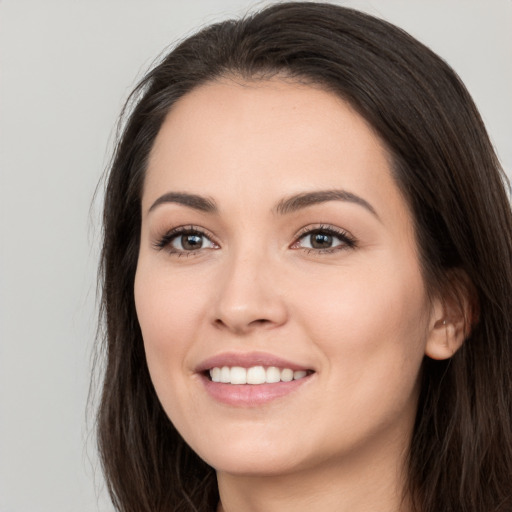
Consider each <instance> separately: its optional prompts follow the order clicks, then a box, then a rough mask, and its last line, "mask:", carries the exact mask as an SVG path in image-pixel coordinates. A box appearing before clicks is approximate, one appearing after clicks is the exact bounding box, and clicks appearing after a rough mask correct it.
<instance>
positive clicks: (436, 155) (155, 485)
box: [97, 2, 512, 512]
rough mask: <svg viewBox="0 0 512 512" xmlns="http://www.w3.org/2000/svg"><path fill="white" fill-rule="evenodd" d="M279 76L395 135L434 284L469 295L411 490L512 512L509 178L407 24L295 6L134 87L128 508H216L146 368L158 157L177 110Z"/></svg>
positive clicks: (117, 304) (439, 373)
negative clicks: (152, 171) (218, 84)
mask: <svg viewBox="0 0 512 512" xmlns="http://www.w3.org/2000/svg"><path fill="white" fill-rule="evenodd" d="M277 75H282V76H286V77H287V79H292V80H297V81H301V82H304V81H305V82H307V83H311V84H315V85H319V86H321V87H324V88H325V89H326V90H328V91H330V92H332V93H334V94H336V95H338V96H339V97H340V98H342V99H344V100H345V101H347V102H348V103H349V104H350V105H351V106H352V107H353V108H354V109H355V110H356V111H357V112H358V113H359V114H360V115H361V116H362V117H363V118H364V119H365V120H366V121H367V122H368V123H369V124H370V125H371V126H372V127H373V129H374V130H375V132H376V133H377V134H378V136H379V137H380V138H381V139H382V141H383V142H384V144H385V146H386V148H387V150H388V152H389V155H390V158H391V161H392V171H393V174H394V178H395V180H396V183H397V185H398V187H399V188H400V190H401V191H402V193H403V195H404V197H405V199H406V201H407V202H408V204H409V206H410V209H411V211H412V213H413V217H414V222H415V228H416V238H417V243H418V249H419V254H420V260H421V264H422V270H423V275H424V279H425V282H426V285H427V289H428V290H429V291H430V292H432V293H436V292H438V291H439V290H442V289H444V288H446V287H450V286H451V287H453V289H454V290H455V291H457V290H460V289H463V290H465V291H466V292H468V290H471V296H472V297H473V299H472V301H473V307H472V311H473V313H472V315H470V316H471V318H469V319H468V323H469V324H470V326H469V328H468V332H469V335H468V337H467V339H466V340H465V343H464V344H463V346H462V347H461V348H460V349H459V350H458V351H457V352H456V353H455V354H454V356H453V357H452V358H451V359H449V360H447V361H435V360H431V359H429V358H427V357H425V360H424V362H423V365H422V370H421V371H422V375H421V391H420V397H419V404H418V411H417V417H416V422H415V426H414V432H413V435H412V442H411V445H410V449H409V453H408V458H407V478H406V487H405V489H404V495H407V496H409V497H410V499H412V501H413V504H414V507H415V510H416V511H417V512H441V511H442V512H511V511H512V339H511V335H512V266H511V262H512V244H511V234H512V217H511V211H510V203H509V194H508V184H507V180H506V178H505V176H504V173H503V171H502V169H501V168H500V164H499V162H498V159H497V157H496V155H495V152H494V150H493V147H492V144H491V142H490V140H489V137H488V135H487V132H486V130H485V127H484V124H483V122H482V120H481V117H480V115H479V113H478V111H477V109H476V107H475V105H474V103H473V101H472V99H471V97H470V95H469V93H468V92H467V90H466V88H465V87H464V85H463V84H462V83H461V81H460V79H459V78H458V77H457V75H456V73H455V72H454V71H453V70H452V69H451V68H450V67H449V66H448V65H447V64H446V63H445V62H444V61H443V60H442V59H441V58H440V57H438V56H437V55H436V54H434V53H433V52H432V51H431V50H429V49H428V48H427V47H426V46H424V45H423V44H421V43H420V42H418V41H417V40H415V39H414V38H413V37H411V36H410V35H408V34H407V33H406V32H404V31H403V30H401V29H399V28H397V27H395V26H393V25H391V24H389V23H387V22H385V21H383V20H380V19H377V18H374V17H372V16H370V15H367V14H364V13H361V12H358V11H355V10H352V9H349V8H343V7H340V6H337V5H333V4H327V3H313V2H286V3H278V4H274V5H271V6H270V7H267V8H265V9H263V10H261V11H259V12H255V13H253V14H250V15H247V16H245V17H243V18H241V19H237V20H229V21H224V22H221V23H217V24H214V25H211V26H208V27H206V28H204V29H202V30H201V31H199V32H198V33H196V34H194V35H192V36H191V37H188V38H187V39H185V40H184V41H182V42H180V43H179V44H177V45H176V46H175V47H174V48H173V49H172V50H171V51H170V52H169V53H168V54H167V55H165V56H164V57H163V58H162V59H160V62H159V63H158V64H157V65H156V66H155V67H154V68H153V69H152V70H151V71H150V72H149V73H148V74H147V75H146V76H145V77H144V78H143V79H142V81H141V82H140V83H139V85H138V86H137V87H136V89H135V90H134V91H133V93H132V95H131V96H130V98H129V100H128V102H127V104H126V107H125V109H124V111H123V114H122V116H121V121H120V123H121V124H120V132H119V136H118V141H117V145H116V149H115V152H114V155H113V157H112V161H111V165H110V166H109V169H108V174H107V177H106V186H105V199H104V213H103V247H102V255H101V263H100V273H99V279H100V285H101V293H102V301H101V325H102V326H103V329H102V331H101V332H102V335H101V336H100V340H99V343H100V344H101V347H102V353H103V355H104V358H105V361H104V374H103V377H102V388H101V399H100V404H99V409H98V414H97V434H98V444H99V450H100V455H101V460H102V465H103V469H104V473H105V477H106V481H107V485H108V489H109V492H110V495H111V497H112V500H113V503H114V505H115V507H116V510H118V511H121V512H192V511H195V512H213V511H214V510H215V507H216V504H217V502H218V490H217V482H216V477H215V472H214V470H213V469H212V468H211V467H209V466H208V465H207V464H206V463H205V462H203V461H202V460H201V459H200V458H199V457H198V456H197V455H196V454H195V453H194V452H193V451H192V450H191V449H190V448H189V447H188V445H187V444H186V443H185V442H184V441H183V439H182V438H181V436H180V434H179V433H178V432H177V431H176V429H175V428H174V426H173V425H172V423H171V421H170V420H169V419H168V417H167V415H166V414H165V412H164V411H163V409H162V407H161V405H160V403H159V401H158V398H157V396H156V393H155V390H154V388H153V385H152V383H151V379H150V375H149V372H148V368H147V364H146V360H145V354H144V346H143V340H142V335H141V330H140V327H139V324H138V320H137V314H136V311H135V302H134V291H133V287H134V277H135V271H136V266H137V258H138V251H139V239H140V229H141V195H142V188H143V183H144V175H145V171H146V166H147V161H148V155H149V153H150V151H151V148H152V146H153V143H154V141H155V137H156V136H157V134H158V132H159V130H160V127H161V125H162V122H163V120H164V118H165V116H166V115H167V114H168V113H169V111H170V110H171V109H172V107H173V104H174V103H175V102H176V101H178V100H179V99H180V98H181V97H183V96H184V95H185V94H187V93H188V92H189V91H191V90H192V89H194V88H195V87H198V86H199V85H201V84H203V83H205V82H208V81H212V80H215V79H217V78H221V77H239V78H243V79H250V80H258V79H265V78H269V77H272V76H277Z"/></svg>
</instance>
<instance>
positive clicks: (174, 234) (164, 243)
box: [154, 225, 357, 257]
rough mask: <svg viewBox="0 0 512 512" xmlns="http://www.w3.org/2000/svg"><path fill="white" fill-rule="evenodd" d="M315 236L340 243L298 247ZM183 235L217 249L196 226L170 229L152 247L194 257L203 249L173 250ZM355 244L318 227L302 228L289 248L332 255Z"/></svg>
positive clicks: (334, 230)
mask: <svg viewBox="0 0 512 512" xmlns="http://www.w3.org/2000/svg"><path fill="white" fill-rule="evenodd" d="M315 234H322V235H327V236H331V237H334V238H337V239H338V240H339V241H340V242H341V243H340V244H339V245H336V246H334V247H328V248H324V249H321V248H313V247H300V246H299V245H298V244H299V242H300V241H301V240H302V239H303V238H305V237H307V236H312V235H315ZM183 235H192V236H194V235H195V236H199V237H204V238H206V239H207V240H209V241H210V243H212V244H214V245H215V246H217V247H218V244H217V243H216V242H215V241H214V240H213V238H212V236H211V235H209V234H208V233H206V232H205V231H204V230H202V229H201V228H199V227H197V226H193V225H190V226H179V227H177V228H174V229H171V230H170V231H168V232H167V233H165V235H163V236H162V237H160V238H159V239H158V241H157V242H155V244H154V246H155V248H156V249H158V250H162V249H167V251H168V252H169V253H170V254H172V255H175V256H178V257H182V256H186V257H189V256H194V255H196V254H197V253H198V252H199V251H200V250H201V249H203V247H200V248H199V249H196V250H189V251H187V250H181V249H175V248H173V247H172V245H171V244H172V243H173V242H174V240H176V239H177V238H178V237H179V236H183ZM356 245H357V242H356V239H355V238H354V237H353V236H352V235H350V234H349V233H348V232H346V231H345V230H343V229H339V228H335V227H333V226H325V225H319V226H315V227H311V226H307V227H305V228H303V229H302V230H301V231H300V232H299V233H298V234H297V236H296V237H295V241H294V242H293V244H291V246H290V248H292V249H294V250H303V251H305V252H306V253H307V254H310V253H314V254H332V253H334V252H337V251H342V250H347V249H352V248H354V247H356Z"/></svg>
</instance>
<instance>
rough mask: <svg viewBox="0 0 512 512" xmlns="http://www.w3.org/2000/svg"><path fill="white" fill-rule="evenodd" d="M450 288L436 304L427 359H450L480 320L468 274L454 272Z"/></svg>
mask: <svg viewBox="0 0 512 512" xmlns="http://www.w3.org/2000/svg"><path fill="white" fill-rule="evenodd" d="M446 278H447V283H446V286H445V287H444V288H443V289H442V290H441V291H440V292H439V294H438V296H437V297H435V298H434V299H433V300H432V309H431V318H430V324H429V333H428V338H427V343H426V346H425V355H427V356H428V357H430V358H431V359H438V360H440V359H449V358H450V357H452V356H453V354H455V352H457V350H459V348H460V347H461V346H462V344H463V343H464V341H465V340H466V339H467V337H468V336H469V335H470V334H471V330H472V328H473V326H474V325H475V323H476V322H477V320H478V299H477V293H476V290H475V288H474V286H473V284H472V283H471V281H470V280H469V278H468V276H467V274H466V273H465V272H463V271H462V270H453V271H451V272H450V274H448V275H447V276H446Z"/></svg>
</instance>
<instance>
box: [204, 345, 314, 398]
mask: <svg viewBox="0 0 512 512" xmlns="http://www.w3.org/2000/svg"><path fill="white" fill-rule="evenodd" d="M196 374H197V375H199V376H200V377H201V379H200V380H201V382H202V383H203V386H204V389H205V391H206V392H207V394H208V395H209V396H210V397H211V398H213V400H214V401H216V402H219V403H222V404H224V405H228V406H230V407H236V408H247V407H248V408H254V407H260V406H264V405H265V404H267V403H270V402H273V401H274V400H276V399H280V400H285V399H286V397H287V396H295V395H296V393H297V392H298V390H300V389H306V388H309V387H310V386H309V385H308V383H310V382H311V381H312V380H313V377H314V376H315V374H316V371H315V370H313V369H312V368H308V367H307V366H303V365H301V364H296V363H293V362H291V361H287V360H285V359H282V358H280V357H277V356H274V355H271V354H265V353H258V352H252V353H246V354H241V353H224V354H219V355H218V356H215V357H212V358H209V359H208V360H206V361H203V363H202V364H200V365H199V366H198V367H197V368H196Z"/></svg>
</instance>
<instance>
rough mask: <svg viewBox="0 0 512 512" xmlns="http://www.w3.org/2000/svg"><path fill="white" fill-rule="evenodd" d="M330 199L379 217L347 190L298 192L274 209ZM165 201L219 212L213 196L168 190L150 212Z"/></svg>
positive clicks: (282, 210) (282, 211)
mask: <svg viewBox="0 0 512 512" xmlns="http://www.w3.org/2000/svg"><path fill="white" fill-rule="evenodd" d="M328 201H347V202H349V203H354V204H357V205H359V206H362V207H363V208H365V209H366V210H368V211H369V212H370V213H372V214H373V215H374V216H375V217H377V218H379V216H378V214H377V212H376V211H375V208H373V206H372V205H371V204H370V203H369V202H368V201H366V200H365V199H363V198H362V197H359V196H358V195H356V194H353V193H352V192H348V191H346V190H318V191H315V192H304V193H302V194H296V195H293V196H291V197H288V198H285V199H282V200H281V201H279V202H278V203H277V205H276V206H275V207H274V208H273V210H274V211H275V212H276V213H278V214H280V215H286V214H289V213H293V212H296V211H297V210H301V209H303V208H307V207H308V206H313V205H315V204H320V203H326V202H328ZM165 203H176V204H181V205H183V206H188V207H189V208H193V209H194V210H198V211H201V212H205V213H217V212H218V211H219V210H218V207H217V204H216V203H215V201H214V200H213V199H211V198H208V197H203V196H200V195H197V194H189V193H187V192H167V193H166V194H164V195H162V196H160V197H159V198H158V199H157V200H156V201H155V202H154V203H153V204H152V205H151V206H150V208H149V210H148V213H150V212H151V211H153V210H154V209H155V208H157V207H158V206H160V205H161V204H165Z"/></svg>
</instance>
